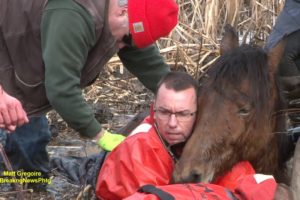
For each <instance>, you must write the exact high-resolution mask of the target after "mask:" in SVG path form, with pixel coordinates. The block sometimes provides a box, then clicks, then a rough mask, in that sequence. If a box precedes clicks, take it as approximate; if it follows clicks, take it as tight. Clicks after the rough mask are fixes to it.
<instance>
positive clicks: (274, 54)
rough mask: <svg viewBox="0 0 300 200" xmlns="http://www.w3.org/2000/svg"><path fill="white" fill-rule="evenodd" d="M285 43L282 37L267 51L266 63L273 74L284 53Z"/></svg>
mask: <svg viewBox="0 0 300 200" xmlns="http://www.w3.org/2000/svg"><path fill="white" fill-rule="evenodd" d="M285 44H286V41H285V39H282V40H281V41H280V42H278V44H277V45H276V46H275V47H273V48H272V49H270V50H269V51H268V65H269V71H270V73H271V74H275V73H276V72H277V70H278V66H279V63H280V60H281V58H282V55H283V53H284V49H285Z"/></svg>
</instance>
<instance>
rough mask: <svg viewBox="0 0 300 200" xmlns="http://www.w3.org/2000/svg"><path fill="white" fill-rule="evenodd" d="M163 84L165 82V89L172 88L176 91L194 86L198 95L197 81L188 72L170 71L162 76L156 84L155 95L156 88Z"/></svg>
mask: <svg viewBox="0 0 300 200" xmlns="http://www.w3.org/2000/svg"><path fill="white" fill-rule="evenodd" d="M163 84H165V86H166V88H167V89H172V90H174V91H176V92H178V91H182V90H186V89H189V88H194V90H195V92H196V95H197V96H198V83H197V81H196V80H195V79H194V78H193V77H192V76H191V75H189V74H188V73H185V72H178V71H172V72H169V73H168V74H166V75H165V76H163V77H162V78H161V80H160V81H159V82H158V84H157V86H156V90H155V96H157V93H158V90H159V88H160V87H161V86H162V85H163Z"/></svg>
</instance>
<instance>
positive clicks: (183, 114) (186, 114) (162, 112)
mask: <svg viewBox="0 0 300 200" xmlns="http://www.w3.org/2000/svg"><path fill="white" fill-rule="evenodd" d="M154 112H155V114H156V116H157V117H158V118H159V119H162V120H169V119H170V118H171V115H173V114H174V115H175V117H176V119H177V120H178V121H188V120H190V119H191V118H192V117H193V116H194V115H195V114H196V112H197V111H195V112H190V111H180V112H171V111H169V110H166V109H154Z"/></svg>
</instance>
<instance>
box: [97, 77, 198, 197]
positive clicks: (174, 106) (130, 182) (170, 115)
mask: <svg viewBox="0 0 300 200" xmlns="http://www.w3.org/2000/svg"><path fill="white" fill-rule="evenodd" d="M153 111H154V112H153ZM153 111H152V112H151V114H150V116H149V117H147V118H146V119H145V120H144V123H142V124H141V125H140V126H138V127H137V128H136V129H135V130H134V131H133V132H132V133H131V136H129V137H128V138H126V139H125V140H124V141H123V142H122V143H121V144H120V145H119V146H117V147H116V148H115V149H114V150H113V151H112V152H111V153H110V154H109V155H108V157H107V159H106V160H105V162H104V164H103V165H102V167H101V170H100V173H99V176H98V180H97V186H96V194H97V197H98V198H100V199H114V200H118V199H123V198H125V197H127V196H129V195H131V194H132V193H134V192H136V191H137V189H138V188H140V187H141V186H143V185H145V184H154V185H167V184H169V183H170V180H171V175H172V171H173V167H174V163H175V162H176V160H177V159H178V158H179V156H180V153H181V150H182V148H183V146H184V143H185V141H186V140H187V139H188V137H189V136H190V134H191V132H192V130H193V126H194V122H195V120H196V112H197V81H195V80H194V79H193V78H192V77H191V76H190V75H188V74H186V73H183V72H170V73H168V74H167V75H166V76H164V77H163V78H162V80H161V81H160V82H159V83H158V86H157V90H156V95H155V100H154V104H153Z"/></svg>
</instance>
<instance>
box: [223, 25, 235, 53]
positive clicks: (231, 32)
mask: <svg viewBox="0 0 300 200" xmlns="http://www.w3.org/2000/svg"><path fill="white" fill-rule="evenodd" d="M224 30H225V33H224V35H223V38H222V40H221V44H220V54H221V55H224V54H225V53H226V52H228V51H230V50H232V49H235V48H237V47H238V46H239V37H238V34H237V32H236V30H235V29H234V28H233V27H232V26H231V25H230V24H226V26H225V27H224Z"/></svg>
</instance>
